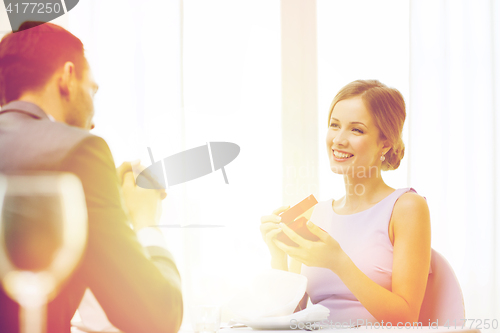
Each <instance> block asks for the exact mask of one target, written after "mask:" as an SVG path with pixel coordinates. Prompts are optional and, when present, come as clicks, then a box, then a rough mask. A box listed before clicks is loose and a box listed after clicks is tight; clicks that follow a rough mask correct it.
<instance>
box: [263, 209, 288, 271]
mask: <svg viewBox="0 0 500 333" xmlns="http://www.w3.org/2000/svg"><path fill="white" fill-rule="evenodd" d="M289 207H290V206H282V207H280V208H278V209H276V210H275V211H273V213H272V214H271V215H264V216H262V217H261V218H260V222H261V223H260V233H261V234H262V238H263V239H264V242H265V243H266V245H267V247H268V248H269V252H271V257H272V260H273V261H281V260H283V259H285V262H286V258H287V255H286V253H285V252H284V251H283V250H281V249H280V248H279V247H277V246H276V244H274V242H273V239H274V238H275V237H276V236H277V235H278V234H279V233H280V232H281V229H280V227H279V225H278V224H279V223H280V222H281V217H280V216H278V214H280V213H282V212H284V211H285V210H287V209H288V208H289Z"/></svg>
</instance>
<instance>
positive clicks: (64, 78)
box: [58, 61, 77, 98]
mask: <svg viewBox="0 0 500 333" xmlns="http://www.w3.org/2000/svg"><path fill="white" fill-rule="evenodd" d="M76 80H77V78H76V75H75V65H74V64H73V63H72V62H71V61H68V62H66V63H65V64H64V66H63V68H62V72H61V73H60V77H59V80H58V83H59V92H60V93H61V95H63V96H65V97H66V98H69V96H70V95H71V92H72V90H73V89H74V87H75V83H76Z"/></svg>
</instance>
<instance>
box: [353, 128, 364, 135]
mask: <svg viewBox="0 0 500 333" xmlns="http://www.w3.org/2000/svg"><path fill="white" fill-rule="evenodd" d="M354 130H355V131H358V132H359V133H361V134H363V131H362V130H360V129H359V128H355V129H354Z"/></svg>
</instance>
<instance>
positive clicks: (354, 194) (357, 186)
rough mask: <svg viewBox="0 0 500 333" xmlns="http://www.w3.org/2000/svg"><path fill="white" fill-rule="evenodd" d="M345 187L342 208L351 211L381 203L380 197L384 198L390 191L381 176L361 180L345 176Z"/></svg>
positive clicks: (361, 178)
mask: <svg viewBox="0 0 500 333" xmlns="http://www.w3.org/2000/svg"><path fill="white" fill-rule="evenodd" d="M344 185H345V190H346V195H345V197H344V199H343V200H342V202H341V206H342V207H343V208H345V209H349V210H356V209H358V208H363V207H366V206H371V205H373V204H375V203H377V202H379V201H380V200H381V198H380V197H381V196H383V197H384V196H385V192H386V191H388V190H389V189H390V187H389V186H387V185H386V184H385V182H384V180H383V179H382V177H381V176H380V174H377V175H372V177H360V178H358V177H352V176H351V175H344ZM382 193H384V195H382Z"/></svg>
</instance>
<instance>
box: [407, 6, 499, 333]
mask: <svg viewBox="0 0 500 333" xmlns="http://www.w3.org/2000/svg"><path fill="white" fill-rule="evenodd" d="M410 14H411V18H410V21H411V26H410V36H411V66H410V94H411V103H410V121H409V125H410V128H409V133H410V142H409V146H410V149H409V153H410V156H409V175H410V183H411V186H414V187H415V188H416V189H420V190H421V191H422V192H423V193H426V194H427V198H428V203H429V207H430V211H431V221H432V246H433V248H434V249H436V250H437V251H438V252H440V253H442V254H443V255H444V256H445V257H446V258H447V259H448V261H449V262H450V264H451V265H452V266H453V268H454V270H455V273H456V275H457V277H458V280H459V282H460V284H461V287H462V291H463V294H464V300H465V308H466V318H475V319H483V320H484V319H490V322H491V319H492V318H496V319H497V320H500V246H499V244H500V172H499V170H500V135H499V134H498V132H497V131H498V128H500V24H499V22H500V2H499V1H494V0H493V1H488V0H462V1H443V0H440V1H437V0H428V1H422V0H418V1H411V6H410ZM477 323H478V322H476V324H477ZM469 324H470V322H469ZM483 327H484V326H483Z"/></svg>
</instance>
